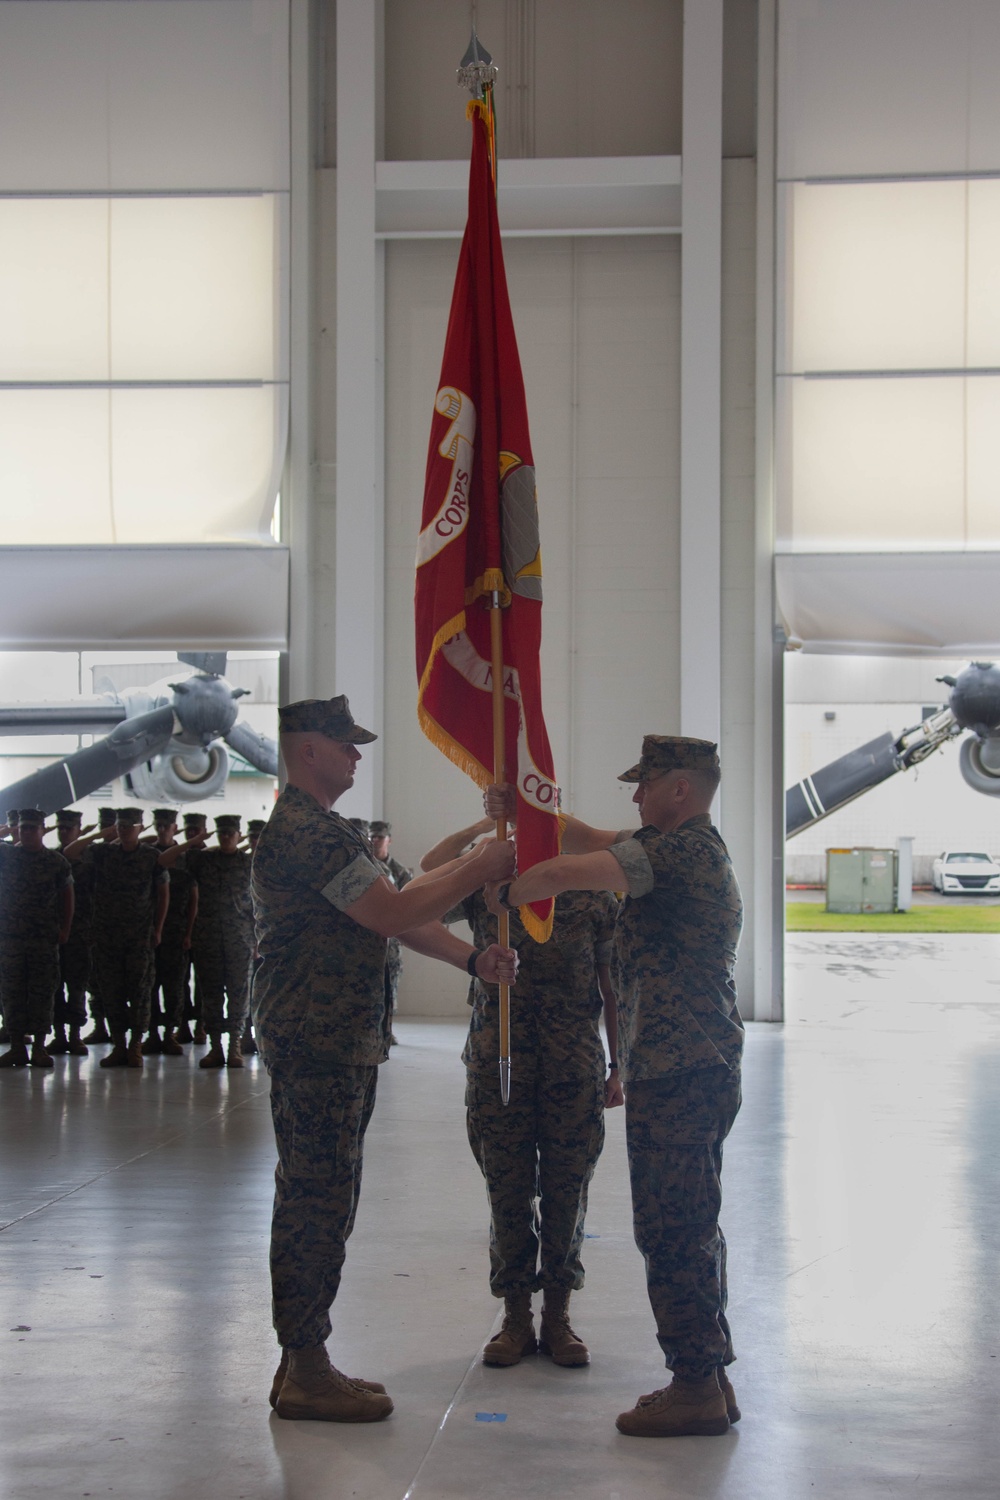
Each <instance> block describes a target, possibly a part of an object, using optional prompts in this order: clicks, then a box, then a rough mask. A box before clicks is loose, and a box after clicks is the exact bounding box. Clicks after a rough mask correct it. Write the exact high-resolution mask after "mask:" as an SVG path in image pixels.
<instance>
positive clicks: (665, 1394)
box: [615, 1370, 729, 1437]
mask: <svg viewBox="0 0 1000 1500" xmlns="http://www.w3.org/2000/svg"><path fill="white" fill-rule="evenodd" d="M615 1426H616V1427H617V1428H618V1431H619V1432H624V1433H625V1435H626V1436H627V1437H719V1436H721V1434H722V1433H724V1432H728V1431H729V1417H728V1415H727V1414H726V1398H725V1396H724V1395H723V1394H722V1391H721V1390H720V1389H719V1382H718V1380H717V1379H716V1374H715V1371H714V1370H713V1371H712V1373H711V1375H706V1376H705V1378H704V1379H703V1380H685V1379H678V1377H677V1376H676V1375H675V1376H674V1378H673V1380H672V1381H671V1383H670V1385H668V1386H664V1388H663V1390H661V1391H653V1392H651V1394H650V1395H648V1396H640V1397H639V1400H638V1401H637V1402H636V1404H635V1406H633V1408H632V1410H631V1411H623V1412H622V1414H621V1416H620V1417H619V1418H618V1420H617V1422H616V1423H615Z"/></svg>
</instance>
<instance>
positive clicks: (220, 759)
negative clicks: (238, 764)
mask: <svg viewBox="0 0 1000 1500" xmlns="http://www.w3.org/2000/svg"><path fill="white" fill-rule="evenodd" d="M228 775H229V753H228V751H227V750H226V747H225V745H223V744H214V745H209V746H208V747H207V748H204V747H202V746H201V745H185V744H184V743H183V741H182V740H179V739H177V738H175V739H172V740H171V741H170V744H169V745H168V746H167V748H166V750H164V751H162V752H161V753H160V754H159V755H154V756H153V758H152V760H144V761H141V762H140V764H139V765H137V766H133V767H132V769H131V771H129V772H128V780H129V781H130V782H131V784H132V792H133V794H134V795H135V796H136V797H137V798H138V799H139V800H140V801H141V802H163V803H165V804H167V805H168V806H170V805H173V804H176V803H178V802H200V801H201V800H202V799H203V798H206V797H214V796H215V794H216V792H221V791H222V788H223V787H224V786H225V784H226V777H227V776H228Z"/></svg>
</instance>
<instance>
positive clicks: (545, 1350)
mask: <svg viewBox="0 0 1000 1500" xmlns="http://www.w3.org/2000/svg"><path fill="white" fill-rule="evenodd" d="M538 1352H539V1354H548V1355H549V1356H550V1358H551V1360H552V1363H553V1364H554V1365H566V1366H572V1365H586V1364H589V1363H590V1350H589V1349H588V1348H587V1346H586V1344H585V1343H584V1342H583V1339H582V1338H580V1337H579V1335H578V1334H576V1333H574V1332H573V1330H572V1328H571V1327H570V1326H569V1292H567V1291H566V1290H565V1288H563V1287H548V1288H546V1292H545V1301H544V1302H543V1304H542V1328H541V1333H540V1334H539V1337H538Z"/></svg>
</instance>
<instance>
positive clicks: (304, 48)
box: [279, 0, 315, 703]
mask: <svg viewBox="0 0 1000 1500" xmlns="http://www.w3.org/2000/svg"><path fill="white" fill-rule="evenodd" d="M312 25H313V17H312V7H311V5H310V3H309V0H291V10H290V37H289V54H290V55H289V68H290V101H289V102H290V114H291V201H290V205H289V251H288V254H289V278H290V288H291V290H290V306H289V315H288V323H289V338H288V363H289V418H288V456H287V461H286V466H285V475H284V480H283V482H282V487H281V488H282V495H281V500H282V518H281V521H282V536H281V539H282V541H283V542H287V543H288V547H289V600H288V653H287V655H285V656H283V657H282V662H281V671H280V684H279V697H280V701H281V702H282V703H294V702H295V701H296V699H299V698H311V697H313V695H314V693H315V684H314V680H313V679H314V642H313V588H312V557H313V535H314V527H313V512H312V456H313V424H312V329H313V248H312V247H313V163H314V160H315V143H314V139H313V119H314V110H313V92H314V91H313V76H314V75H313V67H312V61H311V58H312V56H313V47H312V45H311V42H312Z"/></svg>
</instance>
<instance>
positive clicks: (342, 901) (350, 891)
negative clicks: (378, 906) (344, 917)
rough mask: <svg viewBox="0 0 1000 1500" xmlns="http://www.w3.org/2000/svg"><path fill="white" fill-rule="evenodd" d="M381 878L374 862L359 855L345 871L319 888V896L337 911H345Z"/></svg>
mask: <svg viewBox="0 0 1000 1500" xmlns="http://www.w3.org/2000/svg"><path fill="white" fill-rule="evenodd" d="M381 878H382V871H381V870H380V869H379V867H378V865H376V864H375V862H374V861H373V860H371V859H369V858H368V856H367V855H365V854H359V855H358V856H357V858H356V859H352V860H351V863H350V864H349V865H347V866H346V868H345V869H343V870H340V871H339V872H338V873H337V874H336V875H334V877H333V879H332V880H328V881H327V883H326V885H324V886H322V887H321V888H320V895H321V896H325V898H326V899H327V901H329V903H330V905H331V906H335V907H336V908H337V910H338V911H347V909H348V907H349V906H353V905H354V903H355V901H360V899H361V897H362V896H363V895H364V894H365V891H368V890H371V888H372V886H373V885H374V884H375V882H376V880H380V879H381Z"/></svg>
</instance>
